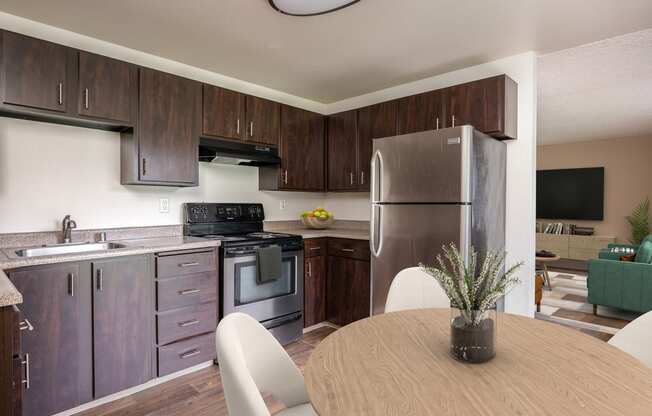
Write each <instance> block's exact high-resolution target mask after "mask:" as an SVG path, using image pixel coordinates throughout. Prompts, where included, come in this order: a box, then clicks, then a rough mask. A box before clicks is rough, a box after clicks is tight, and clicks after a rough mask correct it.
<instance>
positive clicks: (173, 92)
mask: <svg viewBox="0 0 652 416" xmlns="http://www.w3.org/2000/svg"><path fill="white" fill-rule="evenodd" d="M139 105H140V116H139V117H140V121H139V125H138V133H137V134H138V143H139V152H140V160H139V164H140V165H139V166H140V175H139V177H140V180H141V181H142V182H158V183H170V184H174V183H180V184H197V172H198V163H197V161H198V140H199V132H200V124H201V84H200V83H198V82H195V81H191V80H188V79H185V78H181V77H177V76H174V75H170V74H166V73H163V72H159V71H155V70H153V69H146V68H144V69H141V71H140V104H139Z"/></svg>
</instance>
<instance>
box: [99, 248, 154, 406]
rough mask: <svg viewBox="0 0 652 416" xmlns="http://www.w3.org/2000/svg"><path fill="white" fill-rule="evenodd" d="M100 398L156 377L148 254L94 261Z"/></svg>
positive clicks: (152, 283)
mask: <svg viewBox="0 0 652 416" xmlns="http://www.w3.org/2000/svg"><path fill="white" fill-rule="evenodd" d="M92 270H93V316H94V319H93V353H94V360H93V361H94V362H93V368H94V375H95V377H94V383H93V384H94V388H95V398H100V397H104V396H107V395H109V394H112V393H116V392H118V391H121V390H125V389H127V388H129V387H133V386H137V385H139V384H143V383H145V382H146V381H148V380H150V379H152V378H153V376H154V372H153V370H152V354H153V349H154V333H153V318H154V316H153V311H154V299H153V297H154V282H153V279H152V277H151V273H150V272H149V263H148V257H145V256H138V257H124V258H116V259H109V260H102V261H95V262H93V263H92Z"/></svg>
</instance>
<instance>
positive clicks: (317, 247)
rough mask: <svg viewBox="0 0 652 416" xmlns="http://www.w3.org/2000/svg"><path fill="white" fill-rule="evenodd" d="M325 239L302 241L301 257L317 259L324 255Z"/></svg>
mask: <svg viewBox="0 0 652 416" xmlns="http://www.w3.org/2000/svg"><path fill="white" fill-rule="evenodd" d="M327 244H328V243H327V239H325V238H309V239H307V240H303V256H304V257H305V258H308V257H318V256H323V255H325V254H326V246H327Z"/></svg>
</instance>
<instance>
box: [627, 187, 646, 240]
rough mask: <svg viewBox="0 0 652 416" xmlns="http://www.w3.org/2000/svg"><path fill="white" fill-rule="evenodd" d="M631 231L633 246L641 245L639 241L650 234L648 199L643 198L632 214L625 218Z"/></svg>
mask: <svg viewBox="0 0 652 416" xmlns="http://www.w3.org/2000/svg"><path fill="white" fill-rule="evenodd" d="M625 219H626V220H627V222H628V223H629V225H630V227H631V230H632V238H631V240H629V241H630V242H631V243H633V244H641V241H643V239H644V238H645V237H646V236H647V235H648V234H649V233H650V199H649V198H645V199H644V200H643V201H641V203H640V204H638V206H637V207H636V208H634V210H633V211H632V213H631V214H630V215H628V216H626V217H625Z"/></svg>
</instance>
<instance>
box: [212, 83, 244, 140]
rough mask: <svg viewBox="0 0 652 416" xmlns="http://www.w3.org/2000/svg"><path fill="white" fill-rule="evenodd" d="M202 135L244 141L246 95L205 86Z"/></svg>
mask: <svg viewBox="0 0 652 416" xmlns="http://www.w3.org/2000/svg"><path fill="white" fill-rule="evenodd" d="M203 88H204V108H203V123H202V133H203V134H204V135H208V136H216V137H222V138H227V139H236V140H242V139H244V131H245V101H246V98H245V95H244V94H241V93H239V92H236V91H231V90H227V89H225V88H220V87H216V86H213V85H206V84H204V87H203Z"/></svg>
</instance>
